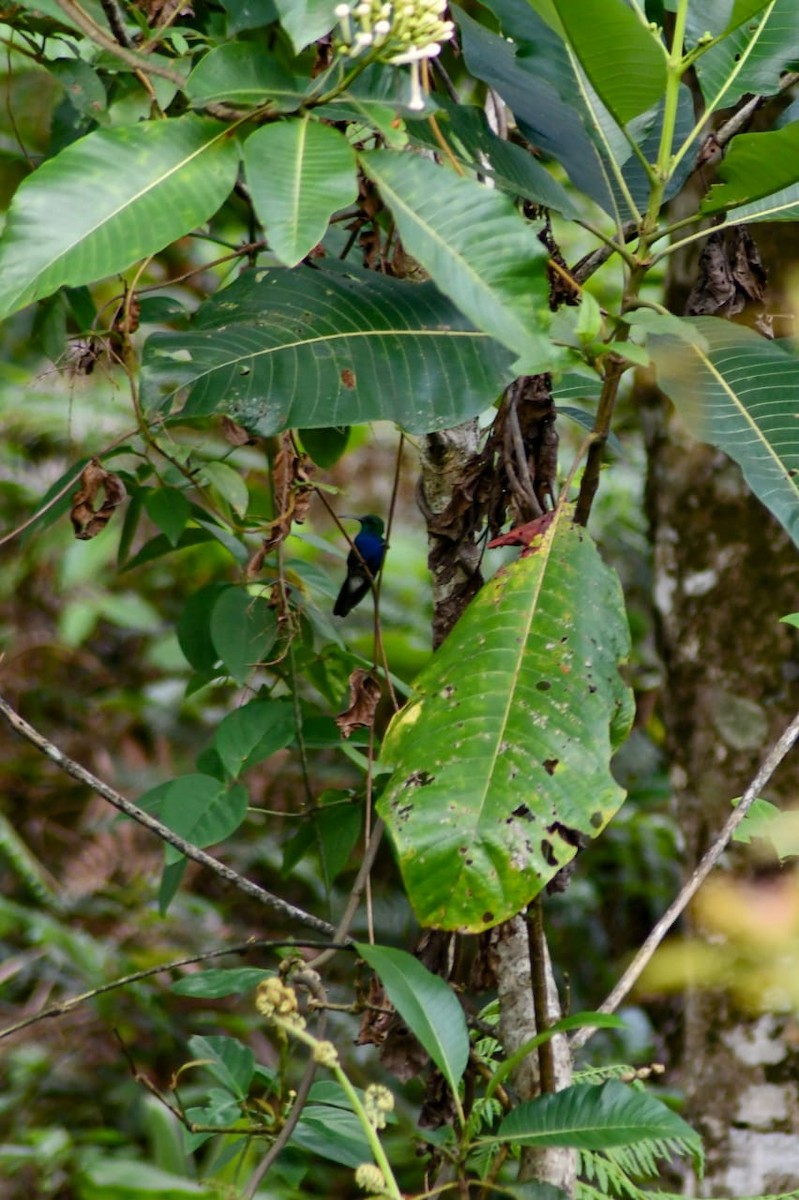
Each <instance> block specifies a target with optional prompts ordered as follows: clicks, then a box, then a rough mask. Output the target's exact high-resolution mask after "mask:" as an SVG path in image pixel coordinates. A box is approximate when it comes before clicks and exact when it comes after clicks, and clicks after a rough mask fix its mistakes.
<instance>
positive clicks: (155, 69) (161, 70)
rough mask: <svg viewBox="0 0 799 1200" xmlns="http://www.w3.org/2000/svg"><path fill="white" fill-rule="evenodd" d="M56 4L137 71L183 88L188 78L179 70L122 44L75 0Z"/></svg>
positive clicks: (106, 48) (105, 47)
mask: <svg viewBox="0 0 799 1200" xmlns="http://www.w3.org/2000/svg"><path fill="white" fill-rule="evenodd" d="M56 4H57V5H58V7H59V8H60V9H61V11H62V12H63V13H64V15H65V16H67V17H69V19H70V20H71V21H74V23H75V24H76V25H77V27H78V29H80V30H81V32H82V33H85V34H86V36H87V37H88V38H90V39H91V41H93V42H95V43H96V44H97V45H98V46H102V48H103V50H107V51H108V52H109V53H110V54H113V55H114V56H115V57H116V58H118V59H120V60H121V61H122V62H124V63H127V64H128V66H129V67H132V68H133V69H134V70H136V71H144V72H145V74H147V75H160V76H161V78H162V79H168V80H169V82H170V83H174V84H175V86H176V87H178V88H180V89H183V87H185V84H186V80H185V79H184V78H183V76H182V75H179V74H178V72H177V71H171V70H170V69H169V67H162V66H160V65H159V64H158V63H154V62H151V61H150V60H149V59H148V58H146V57H144V56H143V55H141V54H136V52H135V51H133V50H128V49H127V48H126V47H125V46H120V44H119V42H117V41H116V40H115V39H114V38H112V37H111V36H110V35H109V34H107V33H106V32H105V30H104V29H103V28H102V26H100V25H98V24H97V22H96V21H94V20H92V18H91V17H90V16H89V14H88V13H87V12H85V11H84V10H83V9H82V8H81V6H80V5H79V4H76V3H75V0H56Z"/></svg>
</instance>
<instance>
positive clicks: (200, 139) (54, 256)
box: [0, 113, 239, 317]
mask: <svg viewBox="0 0 799 1200" xmlns="http://www.w3.org/2000/svg"><path fill="white" fill-rule="evenodd" d="M238 161H239V153H238V148H237V146H236V143H235V141H234V140H233V139H232V138H230V136H229V130H228V126H227V125H223V124H221V123H220V122H218V121H209V120H205V119H201V118H200V117H196V116H194V115H193V114H191V113H189V114H187V115H186V116H184V117H176V118H173V119H170V120H168V121H163V120H162V121H142V122H141V123H140V124H138V125H134V126H129V127H126V126H120V127H118V128H114V129H98V130H96V131H95V132H94V133H90V134H88V135H87V136H86V137H84V138H81V139H80V140H79V141H77V142H74V143H73V144H72V145H71V146H68V147H67V148H66V149H65V150H63V151H62V152H61V153H60V154H58V155H56V157H55V158H51V159H48V160H47V161H46V162H44V163H42V165H41V166H40V167H38V168H37V170H36V171H34V172H33V174H32V175H30V176H29V177H28V179H26V180H25V181H24V182H23V183H22V184H21V185H20V187H19V189H18V190H17V193H16V195H15V196H14V199H13V201H12V204H11V208H10V210H9V213H8V219H7V222H6V226H5V230H4V231H3V235H2V238H0V317H6V316H9V314H11V313H12V312H15V311H16V310H17V309H19V308H22V307H23V306H24V305H26V304H30V303H31V302H32V301H33V300H36V299H38V298H39V297H40V296H47V295H49V294H50V293H51V292H54V291H55V290H56V288H58V287H60V286H61V285H62V284H65V283H66V284H81V283H88V282H90V281H92V280H95V279H101V278H103V277H104V276H106V275H112V274H114V272H117V271H123V270H125V269H126V268H127V267H129V266H130V265H131V264H132V263H134V262H136V260H137V259H140V258H143V257H145V255H148V254H155V253H156V252H157V251H158V250H162V249H163V248H164V247H165V246H168V245H169V244H170V243H171V242H173V241H175V239H176V238H179V237H181V236H182V235H183V234H185V233H188V232H189V231H190V230H192V229H194V228H195V226H197V225H201V224H202V223H203V221H206V220H207V219H208V218H209V217H210V216H212V215H213V213H215V212H216V210H217V209H218V208H219V206H220V205H221V204H222V202H223V201H224V200H225V198H226V197H227V195H228V194H229V192H230V190H231V188H232V187H233V184H234V183H235V181H236V172H237V169H238ZM110 163H113V170H110V169H109V164H110ZM56 212H57V213H58V219H57V220H54V213H56Z"/></svg>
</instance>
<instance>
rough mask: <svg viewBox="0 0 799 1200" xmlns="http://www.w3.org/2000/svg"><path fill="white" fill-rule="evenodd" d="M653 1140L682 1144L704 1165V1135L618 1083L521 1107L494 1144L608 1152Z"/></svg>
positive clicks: (583, 1086) (544, 1098)
mask: <svg viewBox="0 0 799 1200" xmlns="http://www.w3.org/2000/svg"><path fill="white" fill-rule="evenodd" d="M652 1139H658V1140H662V1139H678V1140H679V1141H680V1142H684V1143H687V1144H688V1145H689V1146H690V1148H691V1151H692V1153H693V1155H694V1158H695V1159H696V1161H697V1162H701V1160H702V1142H701V1140H700V1138H699V1135H698V1134H697V1133H695V1132H694V1130H693V1129H691V1126H690V1125H687V1124H686V1122H685V1121H683V1119H682V1117H678V1116H677V1114H676V1113H674V1112H672V1111H671V1109H670V1108H667V1107H666V1105H665V1104H664V1103H663V1101H662V1100H657V1099H655V1097H654V1096H648V1095H647V1094H646V1093H645V1092H640V1091H637V1090H635V1089H633V1088H631V1087H628V1086H627V1085H626V1084H623V1083H619V1082H618V1080H615V1079H612V1080H609V1081H608V1082H607V1083H603V1084H602V1085H601V1086H600V1087H596V1086H594V1085H593V1084H590V1083H582V1084H575V1086H574V1087H570V1088H565V1089H564V1090H563V1091H562V1092H556V1093H555V1094H554V1095H549V1096H541V1097H539V1098H538V1099H537V1100H530V1101H528V1102H527V1103H525V1104H520V1105H518V1107H517V1108H515V1109H514V1110H513V1111H512V1112H511V1113H509V1114H508V1116H507V1117H505V1119H504V1120H503V1122H502V1124H501V1125H500V1127H499V1131H498V1133H497V1135H496V1137H495V1138H492V1139H491V1140H492V1141H502V1142H514V1143H515V1144H516V1145H520V1146H576V1147H577V1148H578V1149H580V1150H606V1149H608V1148H609V1147H613V1146H631V1145H635V1143H636V1142H641V1141H645V1140H652Z"/></svg>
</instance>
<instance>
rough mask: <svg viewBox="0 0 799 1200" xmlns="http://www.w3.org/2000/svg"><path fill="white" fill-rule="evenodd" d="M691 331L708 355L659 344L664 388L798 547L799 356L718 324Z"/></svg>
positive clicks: (661, 340) (671, 341)
mask: <svg viewBox="0 0 799 1200" xmlns="http://www.w3.org/2000/svg"><path fill="white" fill-rule="evenodd" d="M689 324H690V325H691V326H693V327H695V328H697V329H698V330H699V331H700V333H701V334H702V335H703V337H704V338H706V339H707V345H708V347H709V348H708V349H707V350H705V349H703V348H702V346H701V344H699V345H697V344H691V343H688V342H686V341H684V340H681V339H678V338H673V337H653V338H652V339H651V341H650V345H651V349H652V357H653V361H654V363H655V366H656V368H657V373H658V383H659V385H660V387H661V388H662V389H663V391H664V392H666V394H667V395H668V396H670V398H671V399H672V400H673V401H674V404H675V405H676V406H677V410H678V412H679V413H680V416H681V417H682V418H683V420H684V421H685V424H686V425H687V427H688V429H689V430H690V432H691V433H692V434H693V435H694V436H695V437H697V438H699V439H700V440H701V441H703V442H710V443H711V445H713V446H718V447H719V449H721V450H723V451H724V452H725V454H729V456H730V458H732V459H734V460H735V461H736V462H737V463H738V465H739V466H740V467H741V469H742V471H743V473H744V477H745V479H746V482H747V483H748V484H749V486H750V488H751V489H752V491H753V492H754V493H755V495H756V496H757V497H758V499H760V500H761V501H762V502H763V504H765V505H766V507H767V508H769V509H771V511H772V512H773V513H774V516H775V517H777V519H778V520H779V521H781V522H782V524H783V525H784V526H785V528H786V529H787V531H788V533H789V534H790V535H791V537H792V538H793V540H794V541H795V542H796V543H797V545H799V421H797V405H796V396H797V393H799V357H797V355H796V354H795V353H793V352H791V351H789V350H787V349H785V348H784V347H783V346H780V345H776V344H775V343H774V342H771V341H769V340H768V339H766V338H763V337H760V335H759V334H756V333H754V332H752V331H751V330H749V329H744V328H742V327H741V326H740V325H733V324H732V323H731V322H729V321H722V320H719V319H718V318H716V317H698V318H696V319H695V320H692V321H690V322H689Z"/></svg>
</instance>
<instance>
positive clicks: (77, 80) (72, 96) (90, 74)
mask: <svg viewBox="0 0 799 1200" xmlns="http://www.w3.org/2000/svg"><path fill="white" fill-rule="evenodd" d="M49 70H50V72H51V74H52V75H54V76H55V78H56V79H57V80H58V82H59V83H60V84H61V85H62V87H64V88H65V89H66V93H67V95H68V96H69V102H70V104H72V105H73V106H74V107H75V108H76V109H77V110H78V112H79V113H83V114H84V115H85V116H88V117H91V118H92V120H94V121H97V120H99V119H100V118H101V117H102V115H103V113H104V112H105V109H106V93H105V86H104V84H103V81H102V79H101V78H100V76H99V75H98V74H97V72H96V71H95V70H94V68H93V67H90V66H89V64H88V63H86V62H83V61H82V59H80V58H57V59H56V60H55V62H51V63H50V64H49Z"/></svg>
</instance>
